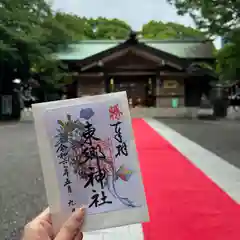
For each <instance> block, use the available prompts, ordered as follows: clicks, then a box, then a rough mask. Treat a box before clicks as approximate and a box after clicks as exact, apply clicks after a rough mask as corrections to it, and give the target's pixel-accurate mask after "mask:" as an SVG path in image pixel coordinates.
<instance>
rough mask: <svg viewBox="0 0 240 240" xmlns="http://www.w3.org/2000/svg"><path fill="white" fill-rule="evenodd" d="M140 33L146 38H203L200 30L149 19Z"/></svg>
mask: <svg viewBox="0 0 240 240" xmlns="http://www.w3.org/2000/svg"><path fill="white" fill-rule="evenodd" d="M142 35H143V37H144V38H148V39H186V38H198V39H199V38H204V37H205V35H204V33H202V32H201V31H199V30H197V29H194V28H191V27H186V26H183V25H181V24H178V23H172V22H168V23H163V22H161V21H159V22H157V21H150V22H149V23H147V24H144V25H143V27H142Z"/></svg>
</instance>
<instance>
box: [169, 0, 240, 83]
mask: <svg viewBox="0 0 240 240" xmlns="http://www.w3.org/2000/svg"><path fill="white" fill-rule="evenodd" d="M168 2H170V3H171V4H173V5H174V6H175V7H176V9H177V12H178V14H179V15H184V14H189V15H190V16H191V17H192V18H193V20H194V21H195V23H196V25H197V27H198V28H199V29H201V30H203V31H204V32H206V33H207V34H208V36H210V37H212V36H213V37H214V36H221V37H224V38H225V39H226V40H227V41H228V42H229V44H228V45H226V46H225V47H224V48H223V49H221V50H219V51H218V52H217V54H216V58H217V71H218V72H219V73H220V74H221V77H222V79H223V80H231V79H232V80H235V79H236V78H237V75H239V70H238V69H240V52H239V47H240V29H239V23H240V1H236V0H221V1H213V0H168Z"/></svg>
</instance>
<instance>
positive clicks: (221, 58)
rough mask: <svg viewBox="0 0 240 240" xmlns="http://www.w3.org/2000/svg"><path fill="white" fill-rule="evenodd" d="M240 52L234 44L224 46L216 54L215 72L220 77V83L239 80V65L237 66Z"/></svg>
mask: <svg viewBox="0 0 240 240" xmlns="http://www.w3.org/2000/svg"><path fill="white" fill-rule="evenodd" d="M239 55H240V50H239V48H237V47H236V45H235V44H232V43H229V44H226V45H225V46H224V47H223V48H222V49H220V50H219V51H218V53H217V69H216V70H217V72H218V73H219V74H220V76H221V80H222V81H235V80H239V76H240V64H239V60H240V59H239Z"/></svg>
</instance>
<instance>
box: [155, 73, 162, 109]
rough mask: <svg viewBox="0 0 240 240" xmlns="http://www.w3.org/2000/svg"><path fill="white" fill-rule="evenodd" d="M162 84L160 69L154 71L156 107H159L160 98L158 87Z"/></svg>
mask: <svg viewBox="0 0 240 240" xmlns="http://www.w3.org/2000/svg"><path fill="white" fill-rule="evenodd" d="M161 85H162V81H161V77H160V71H158V72H157V73H156V107H160V105H161V103H160V101H161V99H160V88H161Z"/></svg>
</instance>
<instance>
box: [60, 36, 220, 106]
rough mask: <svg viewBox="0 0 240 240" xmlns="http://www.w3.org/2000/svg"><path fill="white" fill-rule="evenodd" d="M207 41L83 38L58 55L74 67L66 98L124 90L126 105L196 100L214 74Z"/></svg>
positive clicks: (183, 103) (196, 102) (191, 102)
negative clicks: (126, 98) (211, 68)
mask: <svg viewBox="0 0 240 240" xmlns="http://www.w3.org/2000/svg"><path fill="white" fill-rule="evenodd" d="M213 51H214V45H213V43H212V42H211V41H210V40H195V39H183V40H145V39H138V38H137V35H136V34H135V33H131V34H130V36H129V38H128V39H126V40H122V41H120V40H84V41H80V42H79V43H75V44H70V45H69V46H68V47H67V48H66V49H65V50H64V51H62V52H58V53H57V54H56V57H57V58H58V59H59V60H61V61H63V62H64V63H65V64H67V65H68V68H69V70H70V71H71V72H73V74H72V76H71V78H72V83H71V84H70V85H68V86H67V97H68V98H75V97H81V96H86V95H95V94H102V93H109V92H115V91H126V92H127V95H128V99H129V102H130V104H132V105H133V106H136V105H138V106H145V107H146V106H147V107H160V108H161V107H172V104H173V99H175V100H176V99H177V105H178V106H180V107H181V106H185V107H195V106H199V105H200V101H201V97H202V95H203V94H205V95H206V96H208V94H209V91H210V89H211V84H210V83H211V82H212V81H216V80H217V76H216V74H215V73H214V72H213V71H212V70H210V68H208V67H205V66H206V64H207V65H210V66H214V64H215V58H214V56H213Z"/></svg>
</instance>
